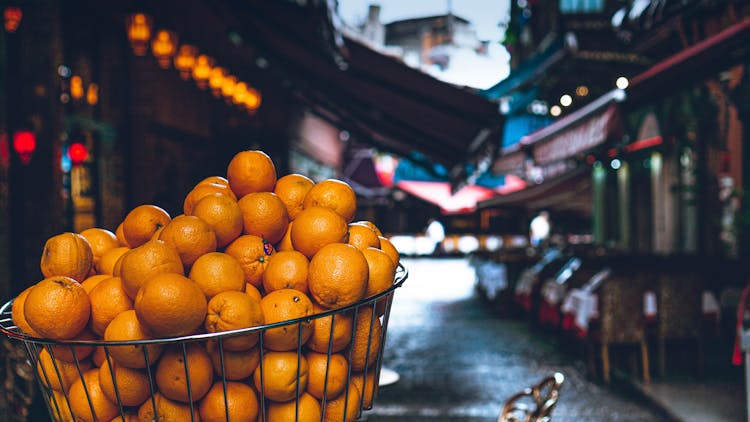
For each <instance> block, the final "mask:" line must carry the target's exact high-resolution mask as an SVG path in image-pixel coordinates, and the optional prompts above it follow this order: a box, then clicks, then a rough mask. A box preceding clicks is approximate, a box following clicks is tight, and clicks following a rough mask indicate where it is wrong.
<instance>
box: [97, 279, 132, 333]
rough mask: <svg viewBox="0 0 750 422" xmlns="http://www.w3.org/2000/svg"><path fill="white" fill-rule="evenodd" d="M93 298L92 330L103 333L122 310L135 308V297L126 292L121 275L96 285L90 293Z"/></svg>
mask: <svg viewBox="0 0 750 422" xmlns="http://www.w3.org/2000/svg"><path fill="white" fill-rule="evenodd" d="M89 299H90V300H91V321H90V322H89V326H90V327H91V330H92V331H93V332H95V333H96V334H98V335H100V336H101V335H103V334H104V330H105V329H106V328H107V325H109V323H110V322H112V320H113V319H115V317H116V316H117V315H119V314H120V313H121V312H125V311H127V310H129V309H133V299H131V298H130V296H128V294H127V293H125V288H124V287H123V286H122V279H121V278H120V277H110V278H108V279H107V280H104V281H102V282H100V283H99V284H97V285H96V287H94V288H93V289H92V290H91V293H89Z"/></svg>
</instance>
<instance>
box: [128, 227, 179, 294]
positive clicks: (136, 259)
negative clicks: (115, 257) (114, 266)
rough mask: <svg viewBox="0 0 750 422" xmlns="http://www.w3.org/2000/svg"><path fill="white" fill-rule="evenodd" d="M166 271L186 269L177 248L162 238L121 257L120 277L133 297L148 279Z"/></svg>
mask: <svg viewBox="0 0 750 422" xmlns="http://www.w3.org/2000/svg"><path fill="white" fill-rule="evenodd" d="M165 273H166V274H184V273H185V270H184V267H183V265H182V260H181V259H180V254H179V253H177V250H176V249H175V248H173V247H171V246H169V245H167V244H166V243H165V242H163V241H161V240H152V241H150V242H146V243H144V244H143V245H141V246H138V247H137V248H134V249H131V250H129V251H128V252H126V253H125V254H123V256H122V257H121V261H120V278H122V286H123V287H124V288H125V292H126V293H127V294H128V296H130V298H131V299H135V296H136V295H137V294H138V290H140V288H141V286H143V284H144V283H146V281H147V280H149V279H150V278H152V277H154V276H155V275H157V274H165Z"/></svg>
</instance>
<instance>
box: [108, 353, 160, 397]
mask: <svg viewBox="0 0 750 422" xmlns="http://www.w3.org/2000/svg"><path fill="white" fill-rule="evenodd" d="M111 362H112V365H111V366H110V364H109V362H107V361H106V360H105V361H104V362H102V366H100V367H99V384H100V385H101V387H102V392H103V393H104V395H105V396H106V397H107V398H108V399H109V401H111V402H112V403H117V400H118V397H119V400H120V403H119V404H121V405H122V406H138V405H140V404H141V403H143V402H144V401H146V399H148V398H149V397H151V390H150V388H149V383H148V374H146V371H144V370H143V369H132V368H126V367H124V366H122V365H118V364H117V362H115V361H114V359H112V360H111ZM115 384H117V386H116V387H115ZM115 390H117V391H115Z"/></svg>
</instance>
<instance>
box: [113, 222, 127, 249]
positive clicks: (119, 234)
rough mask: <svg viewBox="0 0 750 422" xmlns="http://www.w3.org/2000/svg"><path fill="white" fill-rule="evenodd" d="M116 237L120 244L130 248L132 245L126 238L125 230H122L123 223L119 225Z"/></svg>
mask: <svg viewBox="0 0 750 422" xmlns="http://www.w3.org/2000/svg"><path fill="white" fill-rule="evenodd" d="M115 237H117V243H118V244H119V245H120V246H124V247H126V248H130V245H129V244H128V241H127V240H125V232H123V230H122V223H120V224H118V225H117V229H116V230H115Z"/></svg>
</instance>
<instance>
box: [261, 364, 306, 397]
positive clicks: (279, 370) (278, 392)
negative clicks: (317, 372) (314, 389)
mask: <svg viewBox="0 0 750 422" xmlns="http://www.w3.org/2000/svg"><path fill="white" fill-rule="evenodd" d="M307 370H308V369H307V360H306V359H305V357H304V356H300V355H298V354H297V352H266V353H263V358H262V363H261V364H260V365H258V369H256V370H255V373H254V374H253V383H254V384H255V388H256V389H257V390H258V391H259V392H261V397H265V398H266V399H269V400H273V401H278V402H284V401H289V400H293V399H294V398H295V397H297V393H298V391H297V389H298V388H299V394H302V393H303V392H304V391H305V389H306V388H307ZM261 386H262V387H263V388H261Z"/></svg>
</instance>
